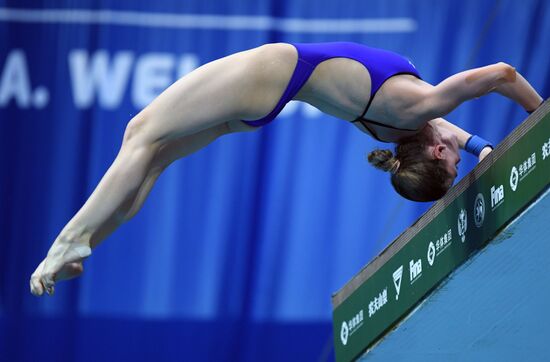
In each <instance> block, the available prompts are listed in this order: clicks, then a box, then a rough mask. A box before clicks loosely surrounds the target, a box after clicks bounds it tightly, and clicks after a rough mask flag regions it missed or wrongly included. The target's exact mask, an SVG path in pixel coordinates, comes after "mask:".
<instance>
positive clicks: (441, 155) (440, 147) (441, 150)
mask: <svg viewBox="0 0 550 362" xmlns="http://www.w3.org/2000/svg"><path fill="white" fill-rule="evenodd" d="M446 151H447V146H445V145H444V144H441V143H440V144H437V145H435V146H434V148H433V152H432V153H433V155H434V158H435V159H436V160H444V159H445V158H447V156H446Z"/></svg>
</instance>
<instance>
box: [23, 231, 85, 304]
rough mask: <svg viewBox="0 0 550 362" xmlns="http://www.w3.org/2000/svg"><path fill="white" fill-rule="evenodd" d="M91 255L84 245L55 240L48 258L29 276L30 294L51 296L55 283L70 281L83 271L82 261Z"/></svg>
mask: <svg viewBox="0 0 550 362" xmlns="http://www.w3.org/2000/svg"><path fill="white" fill-rule="evenodd" d="M91 254H92V250H91V248H90V247H89V246H87V245H85V244H78V243H74V242H63V241H60V240H56V242H54V244H53V245H52V247H51V248H50V251H49V252H48V256H47V257H46V259H44V260H43V261H42V262H41V263H40V265H38V267H37V268H36V270H35V272H34V273H33V274H32V276H31V280H30V287H31V293H32V294H34V295H36V296H41V295H43V294H44V292H46V293H48V294H49V295H52V294H53V292H54V285H55V282H56V281H59V280H64V279H71V278H74V277H76V276H78V275H80V274H81V273H82V271H83V268H82V260H83V259H84V258H87V257H88V256H90V255H91Z"/></svg>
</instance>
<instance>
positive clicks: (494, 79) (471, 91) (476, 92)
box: [422, 63, 543, 119]
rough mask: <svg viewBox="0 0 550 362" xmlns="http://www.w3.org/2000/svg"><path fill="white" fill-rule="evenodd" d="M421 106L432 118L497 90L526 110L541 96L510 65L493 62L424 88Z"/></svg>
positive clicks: (533, 106) (532, 108)
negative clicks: (426, 88)
mask: <svg viewBox="0 0 550 362" xmlns="http://www.w3.org/2000/svg"><path fill="white" fill-rule="evenodd" d="M425 92H426V94H425V95H424V101H423V102H422V108H423V110H424V112H425V114H426V115H427V116H428V117H429V118H431V119H433V118H437V117H443V116H445V115H446V114H449V113H450V112H451V111H452V110H454V109H455V108H456V107H458V106H459V105H460V104H461V103H463V102H465V101H467V100H469V99H474V98H479V97H481V96H483V95H486V94H488V93H490V92H497V93H500V94H502V95H503V96H505V97H507V98H510V99H511V100H513V101H515V102H516V103H518V104H519V105H521V106H522V107H523V108H524V109H525V110H526V111H528V112H531V111H533V110H535V109H536V108H537V107H538V106H539V105H540V104H541V103H542V100H543V99H542V97H541V96H540V95H539V94H538V93H537V91H536V90H535V89H534V88H533V87H532V86H531V85H530V84H529V82H527V80H525V78H523V76H522V75H521V74H519V73H518V72H517V71H516V70H515V69H514V68H513V67H512V66H510V65H508V64H506V63H496V64H492V65H488V66H485V67H481V68H475V69H471V70H467V71H464V72H460V73H457V74H455V75H452V76H450V77H449V78H447V79H445V80H444V81H442V82H441V83H439V84H438V85H436V86H434V87H431V88H429V89H428V90H426V91H425Z"/></svg>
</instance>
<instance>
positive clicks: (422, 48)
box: [0, 0, 550, 361]
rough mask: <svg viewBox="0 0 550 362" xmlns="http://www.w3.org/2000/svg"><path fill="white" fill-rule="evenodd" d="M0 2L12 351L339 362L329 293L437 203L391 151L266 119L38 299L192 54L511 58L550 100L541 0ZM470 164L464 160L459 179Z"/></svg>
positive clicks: (3, 265) (222, 146)
mask: <svg viewBox="0 0 550 362" xmlns="http://www.w3.org/2000/svg"><path fill="white" fill-rule="evenodd" d="M0 8H1V9H0V165H1V166H2V167H1V168H0V360H2V361H4V360H6V361H36V360H41V361H73V360H74V361H76V360H78V361H98V360H100V361H114V360H123V361H127V360H136V361H141V360H144V361H145V360H157V361H259V360H262V361H283V360H284V361H324V360H330V359H332V358H333V357H332V349H331V341H332V337H331V334H332V332H331V305H330V296H331V293H332V292H334V291H336V290H337V289H338V288H340V287H341V286H343V285H344V283H345V282H346V281H347V280H349V278H351V277H352V276H353V275H354V274H355V273H356V272H357V271H358V270H359V269H360V268H361V267H362V266H363V265H365V264H366V263H367V262H368V261H369V260H371V259H372V258H373V257H374V256H375V255H377V254H378V253H379V252H380V251H381V250H382V249H383V248H384V247H385V246H386V245H387V244H388V243H389V242H391V240H393V238H394V237H396V236H397V235H398V234H399V233H400V232H402V231H403V230H404V229H405V228H406V227H407V226H409V225H410V224H411V223H412V222H414V220H416V218H418V216H419V215H420V214H421V213H422V212H424V211H425V210H426V209H427V207H429V206H430V205H429V204H416V203H412V202H409V201H405V200H402V199H400V198H399V197H398V196H397V195H396V194H395V193H394V191H393V190H392V189H391V186H390V184H389V182H388V175H387V174H383V173H380V172H377V171H376V170H374V169H372V168H371V167H369V166H368V164H367V162H366V160H365V155H366V153H367V152H368V151H369V150H371V149H373V148H375V147H383V146H384V144H379V143H377V142H376V141H374V140H372V139H370V138H368V137H367V136H366V135H365V134H363V133H361V132H360V131H358V130H356V129H355V128H354V127H352V126H350V125H349V124H347V123H345V122H342V121H339V120H336V119H334V118H331V117H328V116H325V115H322V114H321V113H319V112H317V111H315V110H314V109H312V108H310V107H306V106H303V105H299V104H296V103H291V104H289V105H288V106H287V109H286V110H285V111H284V113H283V114H281V116H280V117H279V118H278V120H276V121H275V122H273V123H272V124H270V125H268V126H266V127H264V128H263V129H261V130H260V131H258V132H252V133H247V134H236V135H230V136H227V137H224V138H222V139H220V140H218V141H216V143H214V144H213V145H211V146H209V147H208V148H207V149H205V150H202V151H200V152H198V153H196V154H194V155H192V156H190V157H188V158H186V159H184V160H181V161H179V162H177V163H176V164H174V165H173V166H171V167H170V168H169V169H168V170H167V171H166V173H165V174H163V175H162V176H161V178H160V180H159V182H158V184H157V185H156V186H155V189H154V190H153V192H152V194H151V196H150V198H149V199H148V201H147V202H146V204H145V206H144V208H143V210H142V211H141V212H140V213H139V214H138V215H137V216H136V217H135V218H134V219H133V220H131V221H130V222H129V223H127V224H125V225H124V226H123V227H121V228H120V229H119V230H118V231H117V232H116V233H115V234H114V235H112V236H111V237H110V238H109V239H108V240H107V241H106V242H105V243H104V244H103V245H101V247H99V248H98V249H96V250H95V251H94V255H93V256H92V257H91V258H90V259H89V260H87V261H86V264H85V268H86V271H85V274H84V275H83V277H82V278H80V279H79V280H77V281H71V282H66V283H63V284H60V285H59V286H58V288H57V291H56V295H55V297H53V298H42V299H36V298H34V297H32V296H31V295H30V293H29V287H28V279H29V277H30V274H31V273H32V272H33V271H34V269H35V267H36V265H37V264H38V263H39V262H40V261H41V260H42V258H43V257H44V256H45V253H46V251H47V250H48V248H49V246H50V244H51V242H52V241H53V239H54V238H55V236H56V235H57V233H58V232H59V231H60V230H61V228H62V227H63V225H64V224H65V223H66V222H67V221H68V219H69V218H70V217H71V216H72V215H73V214H74V213H75V212H76V211H77V210H78V208H79V207H80V206H81V205H82V203H83V202H84V201H85V199H86V197H87V196H88V195H89V194H90V193H91V191H92V190H93V188H94V187H95V185H96V184H97V182H98V181H99V179H100V177H101V176H102V174H103V173H104V172H105V170H106V169H107V167H108V166H109V164H110V163H111V161H112V160H113V159H114V157H115V155H116V152H117V151H118V148H119V146H120V142H121V138H122V134H123V132H124V128H125V125H126V123H127V121H128V120H129V119H130V118H131V116H132V115H134V114H136V113H137V112H138V111H139V109H141V108H142V107H143V106H144V105H145V104H147V102H148V101H149V100H150V99H151V97H153V96H154V95H155V94H157V93H158V92H160V91H161V90H162V89H163V88H164V87H166V86H167V85H169V84H170V83H171V82H173V81H174V80H175V79H177V77H178V76H180V75H182V74H185V73H186V72H188V71H190V70H192V69H193V68H195V67H197V66H198V65H200V64H203V63H205V62H208V61H210V60H213V59H216V58H219V57H222V56H224V55H227V54H229V53H233V52H236V51H240V50H244V49H248V48H251V47H255V46H258V45H261V44H263V43H266V42H277V41H301V42H309V41H336V40H347V41H357V42H363V43H365V44H368V45H371V46H377V47H383V48H387V49H391V50H394V51H397V52H400V53H402V54H404V55H406V56H408V57H410V58H411V59H412V60H413V61H414V63H415V65H416V67H417V68H418V69H419V71H420V72H421V74H422V75H423V77H424V79H425V80H427V81H429V82H432V83H437V82H438V81H440V80H442V79H443V78H444V77H446V76H449V75H451V74H453V73H455V72H458V71H461V70H464V69H467V68H470V67H475V66H482V65H486V64H489V63H492V62H497V61H505V62H508V63H510V64H512V65H514V66H515V67H516V68H517V69H518V70H519V71H520V72H521V73H522V74H523V75H524V76H525V77H526V78H527V79H529V80H530V81H531V82H532V84H533V86H534V87H535V88H536V89H537V90H538V91H539V92H540V93H541V94H542V95H543V96H548V95H549V94H550V66H549V63H550V61H549V55H550V51H549V48H550V47H549V45H550V3H549V2H548V1H543V0H540V1H536V0H529V1H522V2H518V1H513V0H502V1H497V0H485V1H479V0H467V1H460V2H458V1H436V0H430V1H428V0H421V1H404V0H403V1H391V2H390V1H386V0H373V1H346V2H340V1H326V0H324V1H319V0H317V1H311V0H299V1H268V0H258V1H253V2H252V1H251V2H248V1H231V2H228V1H206V2H205V1H199V0H196V1H185V2H180V1H175V0H159V1H154V2H149V1H133V2H116V1H112V0H111V1H108V0H104V1H29V0H27V1H22V0H18V1H0ZM14 9H15V10H17V9H19V10H26V11H14ZM51 9H55V10H71V9H72V10H73V11H70V12H68V13H66V12H59V11H51ZM30 10H33V11H30ZM34 10H36V11H34ZM76 10H79V11H76ZM100 10H103V11H105V10H111V11H117V12H116V13H113V12H110V13H109V12H99V11H100ZM159 14H160V15H161V16H160V18H159V17H158V15H159ZM193 15H195V16H193ZM196 15H202V16H204V17H202V18H199V17H197V16H196ZM211 16H218V18H211ZM243 16H246V17H247V18H239V17H243ZM197 19H198V20H197ZM372 19H382V20H384V19H386V20H388V19H390V20H391V19H394V20H395V19H397V20H398V21H397V22H389V23H388V22H385V23H382V25H384V24H385V25H384V27H382V25H380V23H379V24H378V25H375V26H374V27H372V26H370V25H369V24H370V23H368V21H369V20H372ZM320 20H322V21H320ZM362 21H367V22H362ZM354 22H357V23H354ZM524 117H525V113H524V112H523V110H522V109H521V108H520V107H519V106H517V105H515V104H513V103H512V102H510V101H508V100H506V99H503V98H501V97H499V96H498V95H490V96H488V97H485V98H483V99H480V100H476V101H472V102H470V103H468V104H466V105H464V106H462V107H461V108H460V109H459V110H457V111H455V112H453V114H451V115H450V116H449V117H448V118H449V119H450V120H451V121H453V122H456V123H457V124H459V125H460V126H462V127H463V128H465V129H467V130H469V131H470V132H472V133H478V134H480V135H482V136H483V137H485V138H488V139H490V140H492V141H493V142H499V141H500V140H502V139H503V138H504V137H505V136H506V134H508V133H509V132H510V131H511V130H512V129H513V128H514V127H515V126H516V125H517V124H519V122H521V121H522V119H523V118H524ZM475 162H476V160H475V158H473V157H471V156H467V155H465V156H464V157H463V162H462V163H461V170H460V177H461V176H463V175H465V174H466V173H467V172H468V171H469V170H470V169H471V168H472V167H473V166H474V165H475Z"/></svg>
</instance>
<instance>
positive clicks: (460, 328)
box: [362, 192, 550, 362]
mask: <svg viewBox="0 0 550 362" xmlns="http://www.w3.org/2000/svg"><path fill="white" fill-rule="evenodd" d="M549 213H550V193H548V192H547V193H546V194H545V195H544V196H543V197H541V198H540V199H539V201H538V202H537V203H536V204H534V205H533V206H532V207H531V208H530V209H528V210H527V211H526V212H525V213H524V214H522V215H521V216H520V217H519V218H518V219H517V220H516V222H515V223H513V224H512V225H510V226H509V227H508V228H506V229H505V230H503V231H502V232H501V233H500V234H499V235H498V236H497V237H496V238H495V239H494V240H493V241H492V242H490V243H489V245H488V246H487V247H486V248H485V249H483V250H482V251H481V252H479V253H478V254H476V255H475V256H474V257H472V258H471V259H470V260H469V261H468V262H467V263H466V264H464V265H463V266H462V267H461V268H459V269H458V270H456V271H455V272H454V273H453V274H452V275H451V276H450V277H449V279H448V280H447V281H446V282H445V283H444V284H443V285H442V286H441V287H440V288H438V290H436V291H435V292H434V293H433V294H432V295H430V296H429V297H428V299H426V301H425V302H424V303H423V304H421V305H420V307H419V308H418V309H417V310H416V312H414V313H413V314H412V315H411V316H410V318H408V319H407V320H405V321H404V322H403V323H402V324H401V325H400V326H399V327H398V328H397V329H396V330H395V331H393V332H392V333H391V334H389V335H388V336H387V337H386V338H385V339H384V340H383V341H382V342H380V344H379V345H378V346H376V347H375V348H374V349H373V350H372V351H371V352H370V353H369V354H368V355H367V356H366V357H364V358H363V359H362V360H364V361H401V360H407V361H424V362H425V361H438V362H439V361H442V360H445V361H518V360H522V361H548V360H549V358H550V343H548V341H549V339H548V336H549V335H550V313H548V306H549V299H550V263H549V259H550V228H549V227H548V223H549V222H550V215H549Z"/></svg>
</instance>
